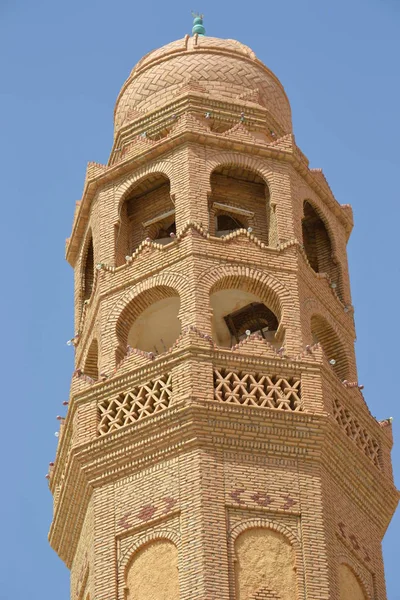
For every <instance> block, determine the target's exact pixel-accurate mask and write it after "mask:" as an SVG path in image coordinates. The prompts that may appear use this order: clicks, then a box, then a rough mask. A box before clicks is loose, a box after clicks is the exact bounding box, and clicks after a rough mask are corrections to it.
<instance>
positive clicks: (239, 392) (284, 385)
mask: <svg viewBox="0 0 400 600" xmlns="http://www.w3.org/2000/svg"><path fill="white" fill-rule="evenodd" d="M214 399H215V400H218V401H219V402H228V403H231V404H241V405H247V406H261V407H264V408H279V409H281V410H294V411H301V410H303V408H302V404H301V381H300V379H298V378H295V377H291V378H288V379H285V378H283V377H278V376H277V375H270V376H268V375H262V374H260V373H245V372H243V371H230V370H228V369H215V370H214Z"/></svg>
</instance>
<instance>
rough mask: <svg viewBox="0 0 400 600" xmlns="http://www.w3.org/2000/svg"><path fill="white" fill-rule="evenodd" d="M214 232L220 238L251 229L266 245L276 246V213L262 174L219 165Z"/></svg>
mask: <svg viewBox="0 0 400 600" xmlns="http://www.w3.org/2000/svg"><path fill="white" fill-rule="evenodd" d="M210 183H211V198H210V203H211V206H210V232H211V234H212V235H217V236H219V237H221V236H223V235H226V233H224V232H228V233H231V232H232V231H235V230H237V229H242V228H246V229H247V228H251V230H252V231H253V233H254V235H256V236H257V237H258V238H259V239H260V240H261V241H263V242H264V243H265V244H266V245H269V246H276V244H277V240H276V238H277V236H276V224H275V213H274V211H272V210H271V203H270V193H269V188H268V186H267V184H266V182H265V181H264V179H263V178H262V177H260V175H258V174H257V173H255V172H254V171H251V170H249V169H244V168H242V167H239V166H234V165H230V166H227V165H225V166H219V167H217V168H216V169H215V170H214V171H213V173H212V174H211V180H210Z"/></svg>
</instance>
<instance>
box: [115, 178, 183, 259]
mask: <svg viewBox="0 0 400 600" xmlns="http://www.w3.org/2000/svg"><path fill="white" fill-rule="evenodd" d="M174 228H175V207H174V205H173V202H172V200H171V194H170V181H169V179H168V177H166V176H165V175H163V174H161V173H153V174H151V175H148V176H147V177H146V178H144V179H141V180H140V181H139V182H138V183H137V184H136V185H135V186H134V187H133V188H132V189H131V190H130V191H129V193H128V194H127V195H126V198H125V200H124V201H123V203H122V204H121V207H120V211H119V222H118V224H117V225H116V227H115V263H116V265H117V266H119V265H122V264H124V263H125V257H126V256H130V255H131V254H132V253H133V252H134V251H135V250H136V248H137V247H138V246H139V245H140V244H141V242H143V240H145V239H146V238H148V237H149V238H151V239H152V240H155V241H157V242H159V243H165V238H163V237H161V236H163V235H164V233H165V232H166V231H167V230H168V229H170V233H171V232H173V233H174V232H175V229H174ZM159 232H161V236H160V235H158V234H159ZM167 238H169V234H168V235H167ZM160 240H164V241H160ZM169 241H170V240H169Z"/></svg>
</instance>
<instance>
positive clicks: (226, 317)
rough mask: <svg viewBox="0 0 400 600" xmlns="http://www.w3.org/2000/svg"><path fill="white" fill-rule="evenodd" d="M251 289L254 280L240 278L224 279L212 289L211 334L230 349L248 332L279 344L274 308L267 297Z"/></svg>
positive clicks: (217, 341) (218, 342)
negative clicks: (233, 279)
mask: <svg viewBox="0 0 400 600" xmlns="http://www.w3.org/2000/svg"><path fill="white" fill-rule="evenodd" d="M252 288H254V282H253V281H251V280H249V281H248V280H246V279H245V278H243V279H239V280H238V281H235V282H233V281H230V279H229V278H227V279H224V280H221V281H220V282H218V283H217V285H216V286H214V287H213V289H212V290H211V295H210V304H211V308H212V313H213V319H212V335H213V338H214V340H215V341H216V343H217V344H218V345H219V346H222V347H225V348H230V347H231V346H233V345H234V344H237V343H238V342H240V341H241V340H243V339H245V338H246V337H247V336H248V335H249V334H251V333H258V334H259V335H260V336H261V337H263V338H264V339H265V340H267V341H268V342H269V343H271V344H274V345H275V344H276V345H277V344H278V340H277V339H276V338H277V330H278V327H279V319H278V317H277V314H276V308H277V307H276V306H273V304H274V303H271V299H270V298H269V299H268V300H267V299H264V298H263V297H261V296H260V295H258V294H259V292H258V290H256V291H253V289H252ZM255 292H256V293H255ZM275 304H276V303H275Z"/></svg>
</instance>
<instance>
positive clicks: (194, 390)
mask: <svg viewBox="0 0 400 600" xmlns="http://www.w3.org/2000/svg"><path fill="white" fill-rule="evenodd" d="M351 229H352V212H351V208H350V207H349V206H348V205H340V204H338V202H337V201H336V200H335V198H334V196H333V194H332V192H331V190H330V188H329V186H328V183H327V181H326V179H325V177H324V175H323V173H322V171H321V170H319V169H310V168H309V165H308V160H307V158H306V157H305V156H304V154H303V153H302V152H301V150H300V149H299V148H298V147H297V145H296V143H295V139H294V136H293V133H292V126H291V116H290V105H289V102H288V100H287V97H286V94H285V92H284V90H283V87H282V85H281V83H280V82H279V81H278V80H277V78H276V77H275V75H273V74H272V73H271V72H270V71H269V70H268V69H267V68H266V67H265V66H264V65H263V64H262V63H261V62H260V61H259V60H258V59H257V58H256V57H255V55H254V53H253V52H252V51H251V50H250V49H249V48H247V47H246V46H244V45H242V44H240V43H239V42H236V41H233V40H221V39H217V38H207V37H203V36H197V35H195V36H194V37H193V38H189V37H188V36H187V37H185V38H184V39H183V40H178V41H176V42H173V43H172V44H169V45H167V46H165V47H164V48H161V49H159V50H156V51H154V52H152V53H150V54H148V55H147V56H145V57H144V58H143V59H142V60H141V61H140V62H139V63H138V65H137V66H136V67H135V68H134V70H133V71H132V73H131V75H130V77H129V78H128V80H127V82H126V83H125V84H124V86H123V88H122V91H121V93H120V95H119V97H118V100H117V105H116V110H115V136H114V144H113V148H112V152H111V155H110V159H109V163H108V165H99V164H96V163H89V165H88V169H87V174H86V181H85V186H84V192H83V196H82V199H81V201H80V202H79V203H77V207H76V212H75V217H74V222H73V229H72V234H71V237H70V239H69V240H68V241H67V250H66V254H67V259H68V261H69V262H70V264H71V265H72V266H73V268H74V271H75V323H76V335H75V337H74V340H73V343H74V346H75V371H74V374H73V379H72V383H71V391H70V402H69V408H68V413H67V416H66V418H65V421H64V422H63V423H62V425H61V430H60V437H59V446H58V450H57V457H56V461H55V466H54V467H53V468H52V470H51V473H50V488H51V491H52V493H53V495H54V515H53V522H52V525H51V529H50V542H51V544H52V546H53V548H54V549H55V550H56V551H57V552H58V554H59V556H60V557H61V558H62V559H63V560H64V561H65V563H66V564H67V566H68V567H69V568H70V569H71V598H73V599H76V600H78V599H84V600H87V599H88V598H90V599H92V600H93V599H95V600H110V598H115V599H118V600H123V599H131V600H132V599H135V600H161V599H163V600H175V599H178V598H179V599H180V600H210V599H215V600H216V599H218V600H234V599H235V600H266V599H270V600H271V599H279V600H293V599H294V598H296V599H298V600H306V599H307V600H328V599H329V600H354V599H357V600H358V599H360V600H361V599H372V598H374V599H375V600H385V598H386V592H385V582H384V574H383V563H382V555H381V540H382V537H383V535H384V532H385V530H386V528H387V526H388V523H389V521H390V518H391V516H392V514H393V512H394V510H395V507H396V505H397V500H398V494H397V491H396V489H395V488H394V485H393V478H392V472H391V460H390V450H391V446H392V438H391V424H390V422H388V421H387V422H386V421H385V422H381V423H378V422H377V421H376V420H375V419H374V418H373V417H372V416H371V414H370V413H369V411H368V408H367V406H366V403H365V401H364V398H363V395H362V392H361V389H360V386H359V385H358V383H357V371H356V364H355V356H354V338H355V330H354V321H353V308H352V305H351V297H350V285H349V278H348V268H347V255H346V243H347V240H348V238H349V235H350V232H351Z"/></svg>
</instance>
